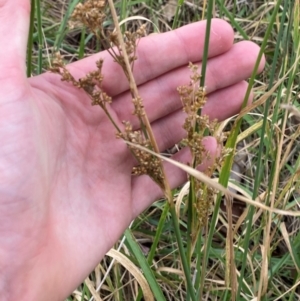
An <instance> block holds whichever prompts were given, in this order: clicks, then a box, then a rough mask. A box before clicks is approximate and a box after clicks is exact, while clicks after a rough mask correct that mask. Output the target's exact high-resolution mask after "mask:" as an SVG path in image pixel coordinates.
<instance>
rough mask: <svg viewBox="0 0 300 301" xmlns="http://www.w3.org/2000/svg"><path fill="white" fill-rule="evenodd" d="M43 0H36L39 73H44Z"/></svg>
mask: <svg viewBox="0 0 300 301" xmlns="http://www.w3.org/2000/svg"><path fill="white" fill-rule="evenodd" d="M40 1H41V0H36V17H37V34H38V65H37V74H41V73H42V69H43V44H44V38H43V29H42V26H43V24H42V13H41V3H40Z"/></svg>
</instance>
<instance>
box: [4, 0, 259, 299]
mask: <svg viewBox="0 0 300 301" xmlns="http://www.w3.org/2000/svg"><path fill="white" fill-rule="evenodd" d="M29 12H30V3H29V0H14V1H11V0H0V24H1V27H0V45H4V46H2V47H0V67H1V68H0V71H1V73H0V141H1V148H0V295H1V300H5V301H7V300H31V301H34V300H51V301H55V300H63V299H64V298H65V297H67V296H68V295H69V294H70V293H71V292H72V290H73V289H75V288H76V286H77V285H78V284H80V282H82V280H83V279H84V278H85V277H86V276H87V275H88V274H89V272H91V270H93V268H94V267H95V266H96V265H97V263H98V262H99V261H100V260H101V258H103V256H104V255H105V253H106V252H107V251H108V250H109V249H110V248H111V247H112V245H113V244H114V243H115V242H116V241H117V240H118V238H119V237H120V236H121V234H122V232H123V231H124V229H125V228H126V227H127V226H128V225H129V223H130V222H131V220H132V219H133V218H135V217H136V216H137V215H138V214H139V213H141V212H142V210H144V209H145V208H147V207H148V206H149V205H150V204H151V203H152V202H153V201H154V200H155V199H157V198H158V197H160V196H161V191H160V190H159V188H158V187H157V186H156V185H155V184H154V183H152V182H151V180H150V179H149V178H148V177H147V176H141V177H131V169H132V167H133V166H134V164H135V163H136V162H135V161H134V160H133V158H132V156H131V154H130V152H129V151H128V150H127V147H126V146H125V144H124V143H123V142H122V141H121V140H119V139H118V140H117V139H115V130H114V128H113V127H112V125H111V124H110V122H109V121H108V119H107V118H106V116H105V115H104V114H103V112H102V111H101V109H100V108H99V107H92V106H91V105H90V100H89V99H88V98H87V96H86V95H85V94H84V93H83V92H82V91H80V90H78V89H76V88H74V87H73V86H71V85H70V84H68V83H65V82H61V81H60V77H59V76H57V75H55V74H50V73H45V74H43V75H40V76H37V77H32V78H30V79H27V78H26V76H25V53H26V42H27V36H28V24H29V23H28V22H29ZM204 33H205V22H199V23H195V24H191V25H188V26H186V27H183V28H181V29H178V30H176V31H174V32H169V33H166V34H160V35H153V36H150V37H147V38H144V39H142V40H141V41H140V44H139V48H138V53H137V56H138V61H137V62H136V67H135V71H134V73H135V76H136V81H137V83H138V85H139V89H140V94H141V96H142V97H143V99H144V102H145V107H146V111H147V113H148V115H149V119H150V121H151V123H152V126H153V129H154V133H155V135H156V137H157V141H158V145H159V147H160V149H161V150H164V149H166V148H168V147H170V146H172V145H173V144H174V143H176V142H178V141H179V140H180V139H181V138H183V137H184V135H185V134H184V131H183V129H182V124H183V120H184V118H185V115H184V113H183V112H182V110H181V102H180V99H179V97H178V94H177V92H176V87H177V86H179V85H182V84H186V83H187V82H188V80H189V75H190V73H189V70H188V68H187V65H188V62H189V61H191V62H194V63H199V64H200V63H201V58H202V52H201V51H202V49H203V41H204ZM258 51H259V48H258V46H256V45H255V44H253V43H250V42H240V43H237V44H233V30H232V28H231V27H230V25H228V24H227V23H226V22H225V21H221V20H213V22H212V34H211V39H210V54H209V57H210V59H209V63H208V69H207V78H206V86H207V90H208V92H209V95H208V102H207V104H206V106H205V108H204V109H203V113H205V114H208V115H209V116H210V117H211V118H218V119H219V120H223V119H225V118H227V117H229V116H232V115H233V114H236V113H238V111H239V108H240V105H241V102H242V100H243V97H244V94H245V91H246V88H247V83H246V82H245V81H244V79H247V78H248V77H249V75H250V74H251V71H252V69H253V66H254V62H255V60H256V57H257V54H258ZM99 57H102V58H104V68H103V73H104V75H105V79H104V89H105V90H106V92H107V93H108V94H109V95H111V96H112V97H113V103H112V105H111V108H112V112H113V115H114V118H115V119H116V120H117V121H118V122H121V121H122V120H130V121H131V122H132V123H133V124H134V126H135V128H138V124H137V122H136V121H135V120H134V117H133V116H132V114H131V112H132V107H131V106H130V105H128V103H130V95H129V93H128V84H127V82H126V80H125V78H124V76H123V75H122V72H120V70H119V67H118V66H117V65H116V64H115V63H113V61H112V59H111V58H110V57H109V55H108V54H107V53H106V52H102V53H99V54H97V55H94V56H92V57H89V58H87V59H84V60H82V61H79V62H76V63H74V64H72V65H69V66H68V68H69V69H70V71H71V72H72V74H73V75H74V76H75V77H77V78H79V77H82V76H84V74H85V73H86V72H88V71H90V70H93V69H94V66H95V61H96V60H97V59H98V58H99ZM263 66H264V61H262V62H261V65H260V68H259V70H260V71H261V70H262V69H263ZM249 101H251V99H250V100H249ZM203 143H204V145H205V147H206V148H207V150H208V151H210V153H211V155H212V157H213V156H214V155H215V154H216V152H217V151H216V149H217V146H216V142H215V140H214V139H213V138H206V139H205V141H204V142H203ZM174 157H175V159H177V160H179V161H181V162H185V163H186V162H188V161H189V159H190V154H189V151H188V150H185V149H184V150H182V151H180V152H179V153H178V154H176V155H175V156H174ZM210 163H211V162H206V163H204V164H203V165H202V166H200V168H201V169H202V170H203V169H205V168H206V167H207V166H208V164H210ZM166 171H167V174H168V175H169V181H170V183H171V186H172V187H176V186H177V185H180V184H182V183H183V182H184V181H186V175H185V174H184V173H183V172H181V171H180V170H178V169H176V168H175V167H172V166H171V165H166Z"/></svg>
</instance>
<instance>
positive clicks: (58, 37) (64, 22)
mask: <svg viewBox="0 0 300 301" xmlns="http://www.w3.org/2000/svg"><path fill="white" fill-rule="evenodd" d="M79 2H80V0H73V1H72V2H71V3H70V4H69V6H68V10H67V11H66V14H65V16H64V18H63V20H62V22H61V25H60V27H59V29H58V33H57V35H56V39H55V42H54V49H56V50H58V49H59V48H60V46H61V43H62V41H63V39H64V37H65V34H66V28H67V25H68V21H69V18H70V16H71V14H72V12H73V11H74V8H75V6H76V5H77V4H78V3H79Z"/></svg>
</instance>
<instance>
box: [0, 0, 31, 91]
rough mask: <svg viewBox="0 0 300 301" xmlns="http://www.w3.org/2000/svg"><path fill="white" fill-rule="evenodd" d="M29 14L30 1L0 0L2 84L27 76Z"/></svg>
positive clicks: (0, 64)
mask: <svg viewBox="0 0 300 301" xmlns="http://www.w3.org/2000/svg"><path fill="white" fill-rule="evenodd" d="M29 14H30V2H29V0H13V1H12V0H0V24H1V26H0V45H1V47H0V67H1V74H0V80H1V82H2V80H4V79H7V78H11V77H15V76H16V75H18V74H20V73H22V74H23V75H25V55H26V45H27V38H28V24H29ZM2 83H3V82H2ZM2 83H1V86H2Z"/></svg>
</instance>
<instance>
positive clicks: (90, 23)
mask: <svg viewBox="0 0 300 301" xmlns="http://www.w3.org/2000/svg"><path fill="white" fill-rule="evenodd" d="M105 2H106V1H105V0H87V1H85V3H83V4H82V3H79V4H77V6H76V7H75V9H74V12H73V14H72V16H71V18H72V19H73V20H74V21H79V22H80V23H82V24H83V25H85V26H86V27H87V28H89V29H90V30H91V31H92V32H93V33H94V34H96V35H98V31H99V30H100V29H102V23H103V21H104V19H105V17H106V15H105V7H106V3H105Z"/></svg>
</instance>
